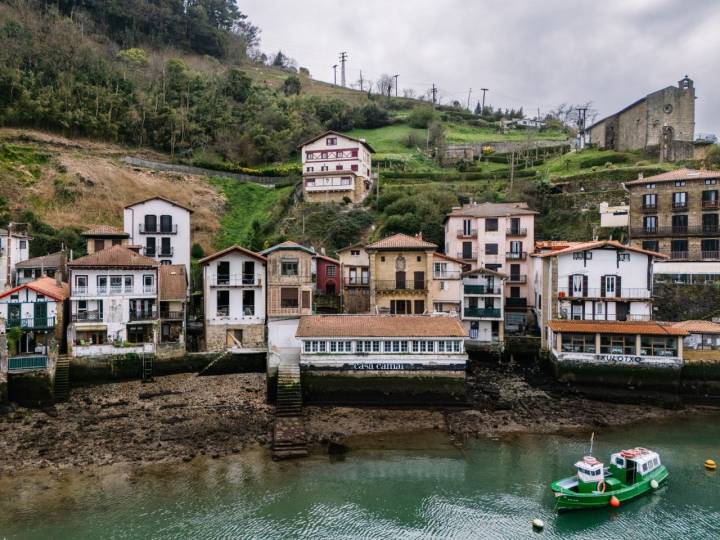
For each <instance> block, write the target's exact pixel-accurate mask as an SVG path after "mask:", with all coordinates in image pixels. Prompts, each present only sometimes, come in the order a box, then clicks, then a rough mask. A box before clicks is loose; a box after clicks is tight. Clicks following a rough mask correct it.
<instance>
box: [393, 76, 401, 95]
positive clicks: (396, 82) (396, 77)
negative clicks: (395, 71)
mask: <svg viewBox="0 0 720 540" xmlns="http://www.w3.org/2000/svg"><path fill="white" fill-rule="evenodd" d="M399 76H400V75H393V79H395V97H398V92H397V87H398V81H397V79H398V77H399Z"/></svg>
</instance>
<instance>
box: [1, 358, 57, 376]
mask: <svg viewBox="0 0 720 540" xmlns="http://www.w3.org/2000/svg"><path fill="white" fill-rule="evenodd" d="M47 366H48V357H47V356H45V355H29V356H11V357H10V358H8V372H9V373H13V372H18V371H31V370H35V369H47Z"/></svg>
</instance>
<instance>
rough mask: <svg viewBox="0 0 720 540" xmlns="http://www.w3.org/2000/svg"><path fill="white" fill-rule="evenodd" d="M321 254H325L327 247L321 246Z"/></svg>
mask: <svg viewBox="0 0 720 540" xmlns="http://www.w3.org/2000/svg"><path fill="white" fill-rule="evenodd" d="M320 255H325V247H324V246H323V247H321V248H320Z"/></svg>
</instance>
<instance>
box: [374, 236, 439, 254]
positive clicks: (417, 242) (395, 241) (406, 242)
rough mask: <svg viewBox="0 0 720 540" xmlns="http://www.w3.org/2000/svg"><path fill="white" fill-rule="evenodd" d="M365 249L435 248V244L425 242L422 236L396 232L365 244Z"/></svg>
mask: <svg viewBox="0 0 720 540" xmlns="http://www.w3.org/2000/svg"><path fill="white" fill-rule="evenodd" d="M365 249H433V250H435V249H437V244H433V243H432V242H427V241H426V240H423V239H422V237H420V238H417V237H415V236H408V235H407V234H403V233H397V234H393V235H392V236H387V237H385V238H383V239H382V240H378V241H377V242H374V243H372V244H368V245H367V246H365Z"/></svg>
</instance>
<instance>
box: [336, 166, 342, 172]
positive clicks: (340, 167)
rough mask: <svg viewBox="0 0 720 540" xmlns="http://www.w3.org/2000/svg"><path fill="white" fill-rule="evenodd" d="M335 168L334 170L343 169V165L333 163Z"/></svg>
mask: <svg viewBox="0 0 720 540" xmlns="http://www.w3.org/2000/svg"><path fill="white" fill-rule="evenodd" d="M335 170H336V171H342V170H343V166H342V165H335Z"/></svg>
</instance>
